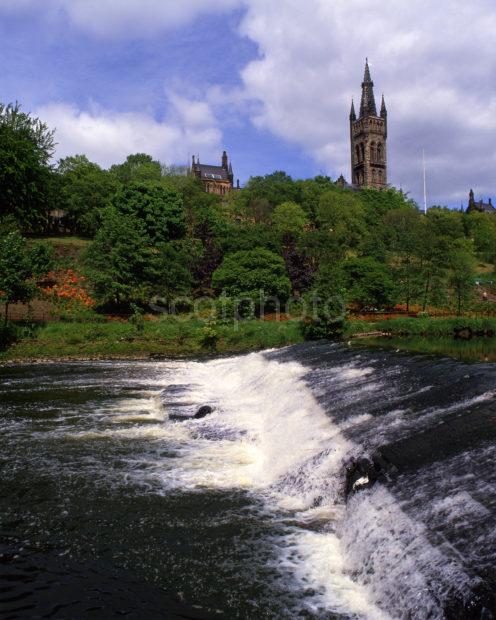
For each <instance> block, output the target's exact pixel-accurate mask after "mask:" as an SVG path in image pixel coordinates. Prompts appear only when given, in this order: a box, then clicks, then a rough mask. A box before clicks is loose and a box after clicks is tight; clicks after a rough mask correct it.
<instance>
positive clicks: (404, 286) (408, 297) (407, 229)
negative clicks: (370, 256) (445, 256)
mask: <svg viewBox="0 0 496 620" xmlns="http://www.w3.org/2000/svg"><path fill="white" fill-rule="evenodd" d="M420 218H421V216H420V213H419V211H418V210H417V209H415V208H413V207H402V208H399V209H394V210H392V211H389V212H388V213H387V214H386V216H385V217H384V229H383V235H384V237H385V239H386V240H387V241H386V243H387V246H388V250H389V254H390V264H391V269H392V271H393V274H394V277H395V281H396V283H397V294H398V298H399V300H401V301H402V302H404V303H405V304H406V309H407V311H408V310H410V304H411V303H412V302H413V301H414V300H415V299H418V298H419V297H420V296H421V293H422V275H423V274H422V264H421V261H420V258H419V249H420V242H421V234H422V232H423V230H422V227H421V220H420Z"/></svg>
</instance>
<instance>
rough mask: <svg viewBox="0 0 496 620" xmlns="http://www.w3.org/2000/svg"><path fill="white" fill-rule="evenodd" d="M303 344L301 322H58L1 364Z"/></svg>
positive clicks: (18, 345)
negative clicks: (137, 324) (135, 323)
mask: <svg viewBox="0 0 496 620" xmlns="http://www.w3.org/2000/svg"><path fill="white" fill-rule="evenodd" d="M302 341H303V335H302V331H301V327H300V322H299V321H297V320H290V321H277V322H276V321H259V320H252V321H240V322H237V323H234V322H232V323H228V324H218V323H215V322H205V321H202V320H200V319H190V318H181V317H170V316H168V317H161V318H159V319H157V320H154V321H144V322H143V324H142V325H141V326H139V327H137V326H135V325H133V324H132V323H130V322H125V321H109V322H97V321H94V322H92V321H89V322H84V323H71V322H65V321H54V322H51V323H47V324H46V325H42V326H38V327H35V328H34V330H33V331H32V332H31V333H29V334H27V335H26V336H25V337H22V338H21V339H20V340H18V341H17V342H15V343H13V344H12V345H11V346H10V347H9V348H7V349H6V350H5V351H2V352H0V363H2V362H3V363H6V362H8V363H16V362H32V361H39V360H43V361H44V360H57V361H61V360H86V359H110V360H112V359H148V358H161V357H164V358H183V357H206V356H211V355H213V354H215V355H226V354H236V353H245V352H250V351H257V350H260V349H270V348H275V347H283V346H286V345H289V344H297V343H299V342H302Z"/></svg>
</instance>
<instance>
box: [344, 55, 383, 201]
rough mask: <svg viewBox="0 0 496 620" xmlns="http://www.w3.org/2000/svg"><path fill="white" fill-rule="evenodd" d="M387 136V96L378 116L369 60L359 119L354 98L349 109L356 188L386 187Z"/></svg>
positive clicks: (352, 167) (353, 175)
mask: <svg viewBox="0 0 496 620" xmlns="http://www.w3.org/2000/svg"><path fill="white" fill-rule="evenodd" d="M386 138H387V111H386V104H385V103H384V95H383V96H382V105H381V112H380V115H379V116H378V115H377V109H376V106H375V97H374V82H372V79H371V78H370V70H369V63H368V61H366V63H365V75H364V76H363V82H362V101H361V103H360V116H359V117H358V119H357V117H356V114H355V106H354V104H353V101H352V102H351V112H350V140H351V175H352V183H353V185H355V186H356V187H358V188H362V187H375V188H376V189H383V188H385V187H387V158H386Z"/></svg>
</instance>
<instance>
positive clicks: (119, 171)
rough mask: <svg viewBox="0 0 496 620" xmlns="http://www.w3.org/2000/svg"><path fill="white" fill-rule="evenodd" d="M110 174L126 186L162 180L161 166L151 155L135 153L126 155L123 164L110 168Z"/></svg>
mask: <svg viewBox="0 0 496 620" xmlns="http://www.w3.org/2000/svg"><path fill="white" fill-rule="evenodd" d="M110 173H111V174H112V175H113V176H115V177H116V178H117V179H118V180H119V181H120V183H124V184H126V185H127V184H129V183H147V182H158V181H160V179H161V178H162V166H161V164H160V162H158V161H156V160H155V159H153V157H152V156H151V155H147V154H146V153H135V154H134V155H128V157H127V158H126V161H125V162H124V163H122V164H114V165H113V166H111V168H110Z"/></svg>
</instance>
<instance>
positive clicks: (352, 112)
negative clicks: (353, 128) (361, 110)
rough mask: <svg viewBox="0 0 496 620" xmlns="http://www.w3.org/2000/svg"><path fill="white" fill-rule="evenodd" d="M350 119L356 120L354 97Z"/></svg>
mask: <svg viewBox="0 0 496 620" xmlns="http://www.w3.org/2000/svg"><path fill="white" fill-rule="evenodd" d="M350 121H351V122H352V123H353V122H354V121H356V113H355V103H354V101H353V99H352V100H351V110H350Z"/></svg>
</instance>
